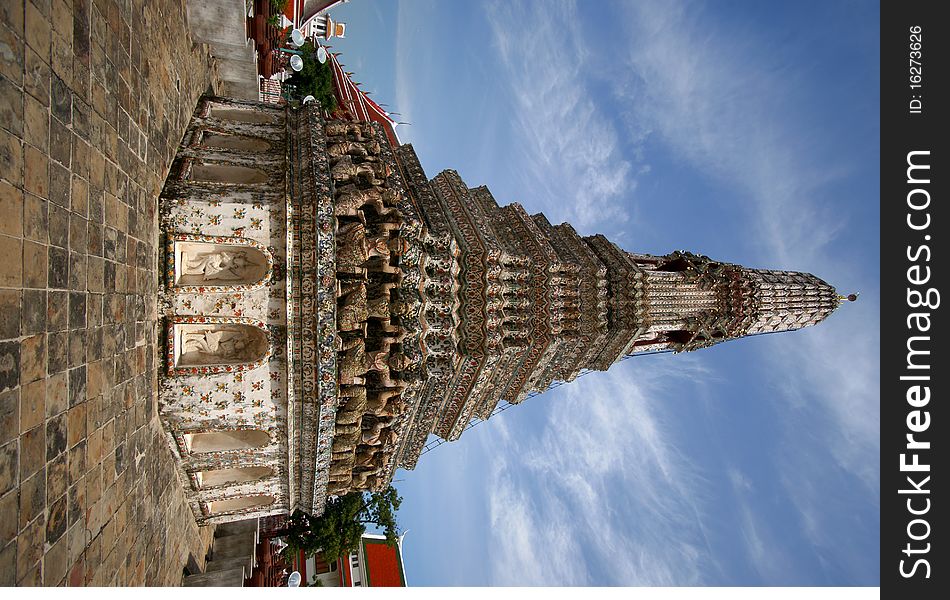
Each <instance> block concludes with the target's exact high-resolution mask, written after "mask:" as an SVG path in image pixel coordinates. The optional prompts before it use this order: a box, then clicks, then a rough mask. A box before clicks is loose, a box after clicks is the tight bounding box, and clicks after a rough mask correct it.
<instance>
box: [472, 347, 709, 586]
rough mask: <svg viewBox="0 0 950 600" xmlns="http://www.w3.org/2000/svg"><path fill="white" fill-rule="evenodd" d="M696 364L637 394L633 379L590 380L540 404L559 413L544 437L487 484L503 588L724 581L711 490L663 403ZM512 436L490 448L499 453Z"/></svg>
mask: <svg viewBox="0 0 950 600" xmlns="http://www.w3.org/2000/svg"><path fill="white" fill-rule="evenodd" d="M690 363H693V364H697V365H698V362H696V361H687V362H686V364H685V366H684V365H677V367H676V368H675V370H674V369H665V368H656V369H651V370H649V371H646V370H644V371H639V370H637V373H638V375H639V377H638V378H637V381H636V383H631V377H630V372H629V371H627V372H617V371H611V372H610V373H607V374H599V375H596V376H590V377H587V378H582V379H580V380H578V381H577V382H575V383H573V384H571V385H570V386H567V387H566V388H562V389H563V390H564V393H563V394H561V393H559V394H558V395H557V396H554V397H548V398H545V399H543V400H541V399H538V400H535V401H536V402H548V403H550V405H551V410H550V411H549V412H548V413H547V417H546V419H545V424H544V427H543V428H542V430H541V432H540V433H539V434H538V435H537V437H535V436H530V437H528V438H523V439H518V438H508V440H509V442H508V444H506V446H505V449H504V451H503V452H502V453H499V454H496V458H494V460H495V461H496V462H495V464H494V469H493V472H492V474H491V476H490V479H489V498H490V500H489V506H490V515H491V522H492V537H493V543H492V546H494V547H496V548H497V549H498V550H497V552H496V553H495V554H493V556H492V564H491V567H492V569H491V571H492V575H493V583H495V584H509V585H585V584H586V585H592V584H597V585H604V584H608V585H690V584H692V585H697V584H700V583H701V582H703V581H704V580H705V577H706V576H707V575H709V574H710V573H711V572H714V571H715V570H716V569H717V567H716V565H715V561H714V559H713V558H712V556H711V552H710V550H709V548H708V545H707V541H706V533H705V530H704V525H703V523H702V517H701V513H702V509H701V505H702V496H703V491H702V490H703V488H704V487H705V484H704V482H703V480H702V478H701V477H700V476H699V474H697V473H696V472H695V470H694V469H693V468H692V467H691V466H690V464H689V463H688V462H687V460H685V459H684V457H682V456H681V455H680V453H679V452H678V450H677V449H676V445H677V442H676V437H677V427H676V424H675V423H672V422H670V421H671V419H670V415H669V411H668V410H667V409H664V408H663V406H662V401H660V400H659V399H660V398H662V397H663V396H664V391H668V390H666V387H667V386H668V385H669V384H670V383H671V382H673V381H675V380H677V379H683V378H686V379H692V378H694V377H697V376H698V375H697V373H696V372H694V371H692V370H691V369H690V368H689V364H690ZM549 396H550V394H549ZM501 420H503V419H502V418H501V417H499V418H498V419H497V420H496V421H495V422H494V423H493V422H490V423H489V424H488V425H485V426H484V427H493V426H497V425H500V423H498V422H497V421H501ZM506 435H507V434H506ZM506 435H501V436H492V437H490V438H487V439H486V441H485V443H486V445H487V446H490V447H491V448H493V449H494V451H495V452H497V450H498V446H497V442H498V438H502V437H506ZM509 457H510V458H509ZM592 565H594V566H592ZM595 571H596V572H595Z"/></svg>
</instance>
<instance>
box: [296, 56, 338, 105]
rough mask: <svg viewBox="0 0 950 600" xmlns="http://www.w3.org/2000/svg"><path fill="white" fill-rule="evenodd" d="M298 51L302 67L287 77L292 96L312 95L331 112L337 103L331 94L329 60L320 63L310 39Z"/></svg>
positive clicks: (331, 80)
mask: <svg viewBox="0 0 950 600" xmlns="http://www.w3.org/2000/svg"><path fill="white" fill-rule="evenodd" d="M300 52H301V54H300V58H302V59H303V69H301V70H300V71H295V72H294V73H293V74H292V75H291V76H290V77H289V78H288V79H287V83H288V84H290V85H292V86H293V87H294V89H293V91H292V92H291V95H292V97H293V98H294V99H296V100H302V99H303V98H306V97H307V96H308V95H309V96H313V97H314V98H316V99H317V102H319V103H320V105H321V106H322V107H323V108H324V109H326V110H327V111H329V112H333V111H334V110H336V106H337V103H336V96H334V95H333V71H332V70H331V69H330V63H329V61H327V62H325V63H321V62H320V61H318V60H317V49H316V47H314V45H313V42H311V41H310V40H307V41H306V42H305V43H304V45H303V46H301V47H300Z"/></svg>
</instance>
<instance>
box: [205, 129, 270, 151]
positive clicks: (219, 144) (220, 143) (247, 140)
mask: <svg viewBox="0 0 950 600" xmlns="http://www.w3.org/2000/svg"><path fill="white" fill-rule="evenodd" d="M201 145H202V146H203V147H205V148H221V149H223V150H242V151H246V152H266V151H267V150H270V149H271V143H270V142H268V141H267V140H264V139H261V138H258V137H252V136H249V135H238V134H233V135H232V134H226V133H210V132H205V133H204V134H203V135H202V136H201Z"/></svg>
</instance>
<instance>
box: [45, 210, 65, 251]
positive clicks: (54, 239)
mask: <svg viewBox="0 0 950 600" xmlns="http://www.w3.org/2000/svg"><path fill="white" fill-rule="evenodd" d="M66 201H67V203H68V202H69V200H68V199H67V200H66ZM49 243H50V244H51V245H53V246H59V247H61V248H66V247H67V246H68V245H69V211H68V210H66V209H65V208H63V207H62V206H57V205H55V204H53V203H50V205H49Z"/></svg>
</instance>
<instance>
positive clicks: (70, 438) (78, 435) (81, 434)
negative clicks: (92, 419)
mask: <svg viewBox="0 0 950 600" xmlns="http://www.w3.org/2000/svg"><path fill="white" fill-rule="evenodd" d="M66 431H67V443H68V445H69V447H70V448H72V447H73V446H75V445H76V444H78V443H79V442H81V441H82V440H84V439H85V438H86V403H85V402H80V403H79V404H76V405H75V406H73V407H72V408H70V409H69V416H68V423H67V429H66Z"/></svg>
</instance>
